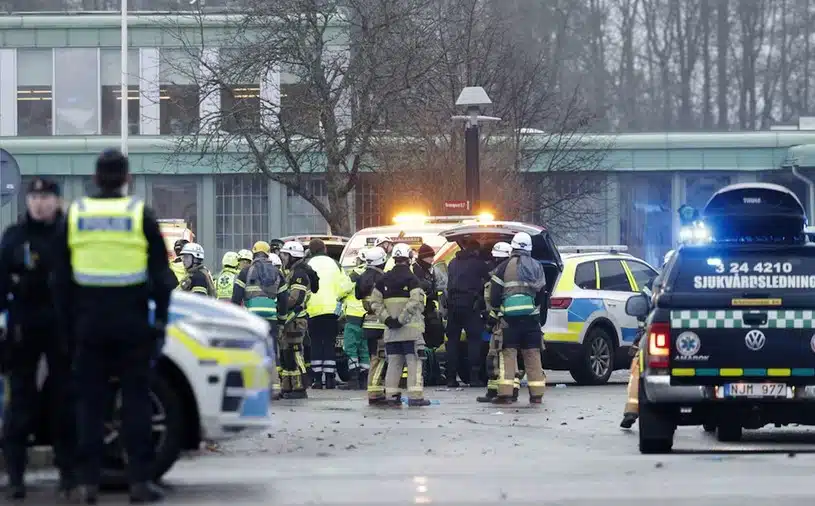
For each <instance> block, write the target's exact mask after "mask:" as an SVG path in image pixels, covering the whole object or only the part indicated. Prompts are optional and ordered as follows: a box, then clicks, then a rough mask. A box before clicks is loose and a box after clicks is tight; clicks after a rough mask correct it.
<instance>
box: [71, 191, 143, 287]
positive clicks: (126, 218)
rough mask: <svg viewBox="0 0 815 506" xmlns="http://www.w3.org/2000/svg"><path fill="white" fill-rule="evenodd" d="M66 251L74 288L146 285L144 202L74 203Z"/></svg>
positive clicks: (124, 199) (125, 199)
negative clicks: (71, 269) (74, 283)
mask: <svg viewBox="0 0 815 506" xmlns="http://www.w3.org/2000/svg"><path fill="white" fill-rule="evenodd" d="M68 247H69V249H70V250H71V266H72V268H73V273H74V281H75V282H76V284H77V285H80V286H96V287H115V286H133V285H140V284H143V283H146V282H147V238H146V237H145V236H144V202H143V201H141V200H140V199H137V198H135V197H122V198H112V199H94V198H83V199H80V200H79V201H77V202H74V203H73V204H71V207H70V208H69V209H68Z"/></svg>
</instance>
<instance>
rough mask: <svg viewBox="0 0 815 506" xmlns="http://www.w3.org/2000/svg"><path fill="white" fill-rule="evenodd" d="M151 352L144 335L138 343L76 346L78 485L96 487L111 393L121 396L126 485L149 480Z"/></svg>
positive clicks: (94, 341)
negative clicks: (126, 474) (79, 483)
mask: <svg viewBox="0 0 815 506" xmlns="http://www.w3.org/2000/svg"><path fill="white" fill-rule="evenodd" d="M154 353H155V347H154V345H153V343H152V342H151V340H150V338H149V337H147V336H145V337H142V338H141V339H138V340H137V339H116V338H115V337H110V338H109V339H108V340H107V341H105V340H101V339H92V340H86V341H82V342H80V343H79V345H78V346H77V354H76V363H75V371H76V382H77V392H78V396H77V397H78V401H79V402H78V411H79V417H78V420H79V459H78V461H79V465H80V476H79V478H80V481H81V483H83V484H86V485H98V484H99V480H100V472H101V466H102V455H103V451H104V441H103V438H104V436H105V434H104V432H105V421H106V420H107V418H108V416H109V413H110V410H111V407H113V406H114V397H113V395H114V393H119V394H120V395H121V437H123V441H122V442H123V445H122V446H123V447H124V449H125V452H126V453H127V464H128V473H129V478H130V482H131V483H138V482H144V481H149V480H151V479H152V467H153V459H154V455H153V450H154V448H153V441H152V416H153V406H152V402H151V400H150V377H151V372H152V368H151V359H152V358H153V356H154Z"/></svg>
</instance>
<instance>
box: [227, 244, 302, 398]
mask: <svg viewBox="0 0 815 506" xmlns="http://www.w3.org/2000/svg"><path fill="white" fill-rule="evenodd" d="M269 249H270V248H269V243H267V242H265V241H258V242H256V243H255V245H254V246H253V247H252V255H253V256H254V258H253V260H252V263H251V264H249V266H248V267H246V268H244V269H242V270H241V272H240V273H238V276H237V277H236V279H235V289H234V290H233V291H232V302H233V303H234V304H238V305H240V304H243V305H244V306H245V307H246V309H248V310H249V311H250V312H251V313H253V314H255V315H257V316H260V317H261V318H263V319H265V320H266V321H268V322H269V324H270V327H271V329H270V331H269V334H270V335H269V338H268V339H269V341H268V342H267V348H268V349H269V350H270V352H271V351H273V350H275V349H277V343H276V341H277V334H278V332H277V326H278V318H279V317H280V316H284V317H285V315H286V313H287V303H288V295H289V292H288V285H287V284H286V279H285V278H284V277H283V273H281V272H280V269H278V268H277V266H275V265H274V264H273V263H272V261H271V260H270V259H269ZM269 373H270V375H271V385H270V386H271V390H272V399H273V400H277V399H280V397H281V396H282V393H281V384H280V383H281V381H280V376H279V375H278V372H277V368H270V369H269Z"/></svg>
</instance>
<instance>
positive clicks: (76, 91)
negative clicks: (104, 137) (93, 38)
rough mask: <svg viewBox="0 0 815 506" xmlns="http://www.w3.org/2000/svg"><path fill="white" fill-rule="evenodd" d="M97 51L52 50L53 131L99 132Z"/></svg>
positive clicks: (73, 132) (61, 133) (71, 132)
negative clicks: (53, 85)
mask: <svg viewBox="0 0 815 506" xmlns="http://www.w3.org/2000/svg"><path fill="white" fill-rule="evenodd" d="M98 55H99V51H98V50H97V49H85V48H59V49H55V50H54V58H55V60H54V72H55V75H56V79H55V80H54V82H55V85H56V89H55V90H54V100H55V104H56V133H57V135H93V134H98V133H99V88H98V86H99V73H98V70H99V69H98ZM77 69H81V71H79V72H78V71H77Z"/></svg>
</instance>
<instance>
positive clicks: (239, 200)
mask: <svg viewBox="0 0 815 506" xmlns="http://www.w3.org/2000/svg"><path fill="white" fill-rule="evenodd" d="M267 185H268V180H267V179H266V178H265V177H263V176H256V175H249V174H239V175H228V176H217V178H216V184H215V200H216V202H218V204H217V206H216V220H215V221H216V223H218V224H219V227H220V228H219V230H218V232H219V234H220V235H221V236H222V237H221V239H220V242H219V243H218V246H217V247H218V251H217V252H216V254H217V256H218V258H220V257H221V256H222V255H223V254H224V253H226V252H227V251H238V250H240V249H244V248H247V249H248V248H251V247H252V243H254V242H255V241H260V240H265V241H268V240H269V239H271V237H269V236H268V234H269V221H268V212H267V210H268V207H269V195H268V186H267Z"/></svg>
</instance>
